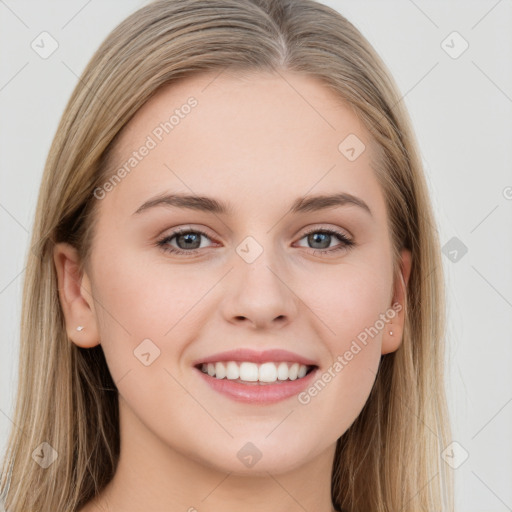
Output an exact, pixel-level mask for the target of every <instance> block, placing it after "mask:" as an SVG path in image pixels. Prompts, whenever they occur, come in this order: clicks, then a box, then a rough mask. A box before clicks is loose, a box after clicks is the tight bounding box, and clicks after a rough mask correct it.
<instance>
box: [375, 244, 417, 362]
mask: <svg viewBox="0 0 512 512" xmlns="http://www.w3.org/2000/svg"><path fill="white" fill-rule="evenodd" d="M400 255H401V263H400V276H399V279H398V282H396V283H395V287H394V294H393V300H392V302H391V307H392V308H393V310H395V316H394V318H393V319H392V320H391V321H390V322H389V323H388V324H387V325H386V327H385V328H384V332H383V336H382V350H381V353H382V354H388V353H390V352H394V351H395V350H397V349H398V347H400V344H401V343H402V337H403V332H404V325H405V302H406V293H407V283H408V282H409V277H410V275H411V267H412V254H411V251H410V250H408V249H402V250H401V252H400ZM398 304H399V305H400V306H398Z"/></svg>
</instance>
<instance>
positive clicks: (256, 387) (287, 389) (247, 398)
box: [194, 359, 319, 404]
mask: <svg viewBox="0 0 512 512" xmlns="http://www.w3.org/2000/svg"><path fill="white" fill-rule="evenodd" d="M231 360H232V361H233V359H231ZM244 360H245V361H247V359H244ZM194 370H195V371H197V372H199V374H200V376H201V378H203V379H204V381H205V382H206V383H207V384H208V385H209V386H210V387H211V388H212V389H214V390H215V391H217V392H219V393H221V394H223V395H225V396H227V397H229V398H231V399H232V400H236V401H238V402H245V403H250V404H269V403H274V402H279V401H281V400H285V399H287V398H290V397H292V396H295V395H297V394H299V393H300V392H301V391H303V390H304V389H305V388H306V387H307V386H309V385H310V384H311V382H312V381H313V379H314V378H315V376H316V374H317V373H318V370H319V369H318V368H315V369H314V370H312V371H310V372H309V373H308V374H307V375H306V376H304V377H302V378H301V379H296V380H287V381H282V382H280V383H279V382H277V383H275V384H260V383H258V382H253V383H247V384H244V383H241V382H236V381H234V380H228V379H216V378H215V377H210V376H209V375H208V374H206V373H203V372H202V371H201V370H199V369H197V368H195V369H194Z"/></svg>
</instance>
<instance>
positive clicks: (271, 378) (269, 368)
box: [202, 361, 308, 382]
mask: <svg viewBox="0 0 512 512" xmlns="http://www.w3.org/2000/svg"><path fill="white" fill-rule="evenodd" d="M202 371H203V372H204V373H208V375H210V377H215V378H216V379H224V378H227V379H229V380H236V379H240V380H244V381H248V382H257V381H260V382H276V381H277V380H288V379H289V380H295V379H297V378H299V379H300V378H302V377H304V375H306V373H307V371H308V367H307V366H305V365H303V364H299V363H285V362H282V363H263V364H256V363H249V362H243V363H238V362H236V361H227V362H218V363H203V366H202Z"/></svg>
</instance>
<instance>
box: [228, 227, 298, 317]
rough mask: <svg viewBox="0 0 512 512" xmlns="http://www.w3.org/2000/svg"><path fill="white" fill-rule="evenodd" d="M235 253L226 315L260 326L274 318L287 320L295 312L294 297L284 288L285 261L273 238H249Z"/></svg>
mask: <svg viewBox="0 0 512 512" xmlns="http://www.w3.org/2000/svg"><path fill="white" fill-rule="evenodd" d="M235 252H236V254H235V255H234V258H235V259H234V267H235V268H234V270H233V272H232V273H231V275H232V279H231V280H230V284H229V290H228V292H227V293H228V296H229V299H228V301H227V304H229V306H228V308H227V310H226V311H225V314H227V315H228V316H229V317H231V318H235V317H236V318H241V317H244V318H246V319H247V320H250V321H251V322H253V323H254V324H259V325H263V324H267V323H269V322H272V321H273V320H274V319H276V318H286V319H288V320H290V319H291V318H292V317H293V316H294V315H295V314H296V312H297V305H296V297H295V295H294V294H293V292H292V291H291V289H290V288H289V286H288V285H287V284H286V281H287V272H286V271H285V268H286V266H285V265H286V261H285V258H283V257H282V255H280V254H279V252H278V251H277V250H276V247H275V244H273V240H272V237H271V236H268V233H267V234H265V235H259V236H258V235H256V236H254V235H249V236H247V237H246V238H245V239H243V240H242V242H240V243H239V244H238V246H237V247H236V248H235Z"/></svg>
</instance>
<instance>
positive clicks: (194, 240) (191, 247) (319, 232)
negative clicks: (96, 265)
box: [157, 228, 356, 256]
mask: <svg viewBox="0 0 512 512" xmlns="http://www.w3.org/2000/svg"><path fill="white" fill-rule="evenodd" d="M202 237H205V238H208V239H210V237H209V236H208V235H207V234H206V233H205V232H204V231H201V230H198V229H178V230H176V231H173V232H172V233H171V234H170V235H168V236H166V237H164V238H162V239H160V240H158V241H157V246H158V247H160V248H161V249H162V250H163V251H165V252H168V253H172V254H181V255H187V256H190V255H194V254H196V253H197V252H198V251H199V250H200V249H201V238H202ZM333 237H334V238H337V239H338V240H339V241H340V242H341V243H340V244H338V245H336V246H335V247H334V248H329V245H330V242H331V240H332V238H333ZM304 238H307V240H308V243H311V244H320V247H310V249H313V251H314V253H315V254H316V253H320V254H332V253H334V252H338V251H341V250H348V249H350V248H351V247H353V246H355V245H356V244H355V242H354V241H353V240H351V239H350V238H348V237H347V236H346V235H345V234H344V233H342V232H340V231H336V230H334V229H318V228H316V229H312V230H311V231H309V232H307V233H305V234H304V235H303V236H302V238H301V240H302V239H304ZM174 239H176V244H178V246H174V245H171V242H172V241H173V240H174ZM326 241H327V247H325V242H326ZM179 245H181V247H179Z"/></svg>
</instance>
